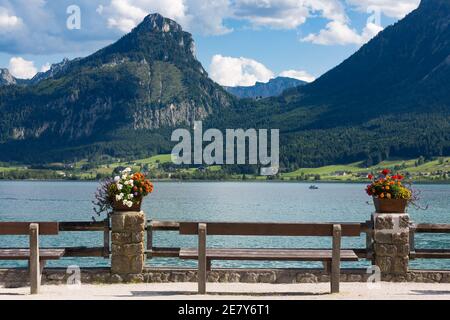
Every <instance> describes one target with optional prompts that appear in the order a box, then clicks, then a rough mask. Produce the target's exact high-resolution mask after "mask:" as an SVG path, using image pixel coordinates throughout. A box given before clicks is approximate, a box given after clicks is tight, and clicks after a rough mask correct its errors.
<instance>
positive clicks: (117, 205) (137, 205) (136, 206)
mask: <svg viewBox="0 0 450 320" xmlns="http://www.w3.org/2000/svg"><path fill="white" fill-rule="evenodd" d="M141 206H142V199H139V200H137V201H136V202H134V201H133V205H132V206H131V207H128V206H126V205H124V204H123V202H122V201H114V203H113V209H114V211H137V212H139V211H141Z"/></svg>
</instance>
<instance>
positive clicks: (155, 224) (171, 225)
mask: <svg viewBox="0 0 450 320" xmlns="http://www.w3.org/2000/svg"><path fill="white" fill-rule="evenodd" d="M147 226H148V227H149V226H151V228H152V230H153V231H179V230H180V223H179V222H177V221H158V220H149V221H148V222H147ZM360 228H361V229H360V230H361V232H362V233H367V232H370V231H371V228H372V223H371V222H370V221H366V222H363V223H361V224H360Z"/></svg>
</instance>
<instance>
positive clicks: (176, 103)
mask: <svg viewBox="0 0 450 320" xmlns="http://www.w3.org/2000/svg"><path fill="white" fill-rule="evenodd" d="M234 104H235V98H234V97H233V96H231V95H230V94H228V93H227V92H226V91H225V90H224V89H223V88H222V87H220V86H219V85H217V84H216V83H215V82H213V81H212V80H211V79H209V77H208V74H207V73H206V71H205V70H204V69H203V67H202V65H201V64H200V62H199V61H198V60H197V59H196V58H195V44H194V41H193V39H192V36H191V34H189V33H187V32H184V31H183V30H182V28H181V27H180V26H179V25H178V24H177V23H176V22H174V21H172V20H170V19H167V18H164V17H162V16H161V15H159V14H152V15H149V16H147V17H146V18H145V19H144V21H143V22H142V23H141V24H139V25H138V26H137V27H136V28H134V29H133V30H132V31H131V32H130V33H129V34H127V35H125V36H123V37H122V38H121V39H120V40H118V41H117V42H116V43H114V44H112V45H110V46H108V47H106V48H104V49H102V50H100V51H98V52H96V53H94V54H92V55H90V56H88V57H86V58H83V59H76V60H72V61H68V60H65V61H63V63H62V64H58V65H56V66H55V65H54V66H53V67H52V68H51V69H50V70H49V71H48V72H46V73H41V74H38V75H36V77H35V78H33V79H32V80H31V84H30V85H28V86H26V87H23V86H20V87H19V86H7V87H1V88H0V159H2V160H8V161H9V160H20V161H48V160H62V159H65V158H73V157H84V156H92V155H93V154H102V153H108V154H111V155H117V156H121V157H126V156H128V157H132V156H137V155H140V156H142V155H148V154H152V153H155V152H160V151H162V150H164V151H168V150H169V145H168V140H169V139H170V134H168V138H167V135H164V136H162V132H165V130H166V131H167V130H168V129H167V128H171V127H174V126H183V125H190V124H192V123H193V121H194V120H202V119H205V118H207V117H208V116H209V115H211V114H213V113H216V112H221V110H223V109H228V108H230V107H232V106H233V105H234ZM162 148H163V149H162Z"/></svg>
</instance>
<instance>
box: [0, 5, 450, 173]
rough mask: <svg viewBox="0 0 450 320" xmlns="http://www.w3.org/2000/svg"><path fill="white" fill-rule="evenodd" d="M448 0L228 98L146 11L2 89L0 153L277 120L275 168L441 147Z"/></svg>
mask: <svg viewBox="0 0 450 320" xmlns="http://www.w3.org/2000/svg"><path fill="white" fill-rule="evenodd" d="M449 88H450V1H448V0H422V2H421V4H420V6H419V7H418V8H417V9H416V10H415V11H413V12H411V13H410V14H408V15H407V16H406V17H405V18H404V19H402V20H400V21H399V22H397V23H395V24H394V25H392V26H389V27H387V28H386V29H385V30H384V31H382V32H380V33H379V34H378V35H377V36H376V37H375V38H373V39H372V40H371V41H369V42H368V43H367V44H365V45H364V46H362V47H361V48H360V49H359V50H358V51H357V52H356V53H355V54H353V55H352V56H351V57H349V58H348V59H347V60H345V61H344V62H343V63H341V64H340V65H338V66H337V67H335V68H333V69H332V70H330V71H329V72H327V73H326V74H324V75H323V76H321V77H320V78H319V79H317V80H316V81H314V82H313V83H310V84H306V85H303V86H297V87H295V88H291V89H287V90H286V91H284V92H283V93H282V94H281V95H279V96H277V97H271V98H267V99H261V100H259V101H253V100H251V99H242V100H238V99H236V98H235V97H233V96H232V95H231V94H229V93H228V92H226V91H225V90H224V89H223V88H222V87H220V86H219V85H217V84H216V83H215V82H213V81H212V80H211V79H209V77H208V75H207V73H206V72H205V70H204V69H203V67H202V66H201V64H200V63H199V62H198V61H197V59H196V58H195V46H194V42H193V39H192V36H191V35H190V34H189V33H186V32H184V31H182V30H181V27H180V26H179V25H178V24H176V23H175V22H174V21H172V20H169V19H166V18H163V17H162V16H160V15H158V14H154V15H150V16H148V17H146V18H145V19H144V21H143V22H142V23H141V24H140V25H138V26H137V27H136V28H135V29H134V30H133V31H132V32H131V33H129V34H127V35H125V36H124V37H122V38H121V39H120V40H119V41H117V42H116V43H114V44H112V45H110V46H108V47H106V48H104V49H102V50H100V51H98V52H96V53H94V54H93V55H91V56H89V57H86V58H83V59H78V60H74V61H69V62H67V63H66V65H65V66H64V68H63V70H62V71H61V72H56V73H55V74H52V75H51V76H50V77H47V78H45V79H43V80H40V81H39V82H37V83H36V84H32V85H29V86H17V85H9V86H3V87H0V160H3V161H11V160H16V161H25V162H27V161H28V162H39V161H46V162H50V161H56V160H57V161H61V160H69V159H70V160H72V159H74V158H78V159H79V158H82V157H83V158H84V157H89V158H92V157H95V156H96V155H102V154H108V155H111V156H118V157H122V158H130V159H131V158H137V157H143V156H147V155H150V154H155V153H163V152H164V153H165V152H170V150H171V148H172V146H173V143H171V142H170V141H169V140H170V136H171V133H172V130H173V128H174V127H180V126H187V125H190V124H192V122H193V120H204V128H206V127H213V128H218V129H225V128H267V129H277V128H278V129H280V161H281V167H282V168H281V169H282V170H289V171H292V170H296V169H298V168H299V167H310V166H323V165H329V164H334V163H350V162H354V161H361V160H364V161H365V162H366V164H367V165H372V164H374V163H377V162H380V161H382V160H384V159H388V158H391V157H401V158H414V157H418V156H424V157H426V158H427V157H428V158H429V157H433V156H440V155H445V156H449V155H450V94H449Z"/></svg>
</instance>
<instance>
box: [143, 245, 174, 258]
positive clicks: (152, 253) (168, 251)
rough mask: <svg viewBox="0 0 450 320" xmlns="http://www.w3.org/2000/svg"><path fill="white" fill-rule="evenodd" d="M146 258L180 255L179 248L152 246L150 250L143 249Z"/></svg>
mask: <svg viewBox="0 0 450 320" xmlns="http://www.w3.org/2000/svg"><path fill="white" fill-rule="evenodd" d="M145 254H146V255H147V258H178V257H179V256H180V248H160V247H153V248H152V249H151V250H147V251H145Z"/></svg>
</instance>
